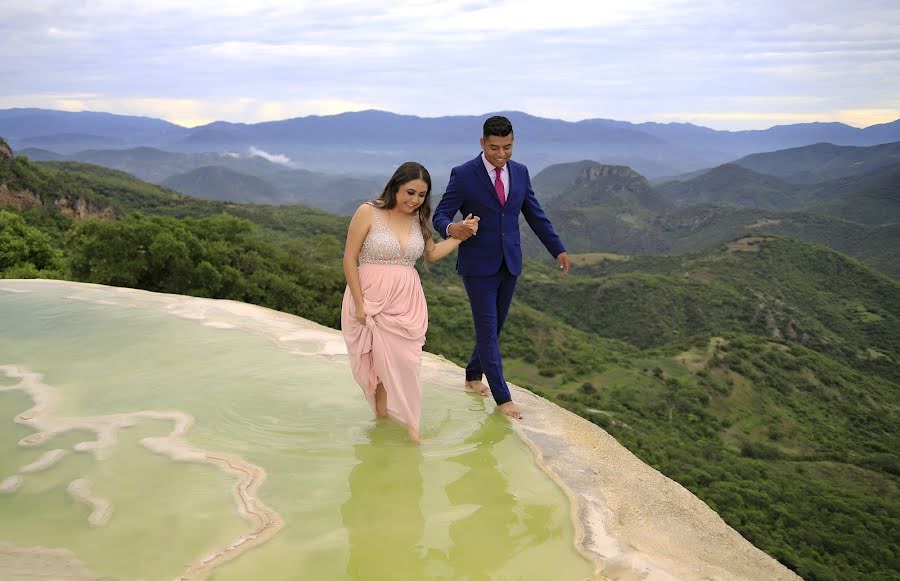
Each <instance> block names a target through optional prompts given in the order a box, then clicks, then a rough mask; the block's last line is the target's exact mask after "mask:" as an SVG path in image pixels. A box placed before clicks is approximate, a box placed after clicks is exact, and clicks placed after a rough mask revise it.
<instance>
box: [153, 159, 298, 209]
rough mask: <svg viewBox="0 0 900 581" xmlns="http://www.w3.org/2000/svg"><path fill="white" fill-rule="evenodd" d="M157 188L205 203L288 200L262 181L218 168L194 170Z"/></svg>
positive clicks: (270, 202)
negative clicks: (176, 192) (213, 201)
mask: <svg viewBox="0 0 900 581" xmlns="http://www.w3.org/2000/svg"><path fill="white" fill-rule="evenodd" d="M161 185H162V186H163V187H166V188H171V189H173V190H176V191H178V192H181V193H182V194H186V195H188V196H193V197H195V198H202V199H205V200H223V201H227V202H248V203H256V204H261V203H267V204H277V203H280V202H284V201H287V200H286V199H285V198H287V197H288V196H286V195H285V194H284V192H281V191H280V190H279V189H278V188H276V187H275V186H273V185H272V184H270V183H269V182H267V181H265V180H263V179H260V178H258V177H256V176H252V175H248V174H242V173H240V172H236V171H234V170H231V169H228V168H227V167H221V166H205V167H198V168H197V169H194V170H191V171H189V172H187V173H183V174H177V175H174V176H170V177H168V178H166V179H165V180H163V182H162V184H161Z"/></svg>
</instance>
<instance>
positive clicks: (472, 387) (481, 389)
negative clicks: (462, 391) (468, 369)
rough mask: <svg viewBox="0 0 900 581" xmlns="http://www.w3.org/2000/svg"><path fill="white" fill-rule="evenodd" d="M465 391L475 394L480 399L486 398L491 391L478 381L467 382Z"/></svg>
mask: <svg viewBox="0 0 900 581" xmlns="http://www.w3.org/2000/svg"><path fill="white" fill-rule="evenodd" d="M466 391H471V392H473V393H477V394H478V395H480V396H482V397H487V395H488V394H489V393H491V389H490V388H489V387H488V386H486V385H485V384H484V382H483V381H481V380H480V379H479V380H477V381H467V382H466Z"/></svg>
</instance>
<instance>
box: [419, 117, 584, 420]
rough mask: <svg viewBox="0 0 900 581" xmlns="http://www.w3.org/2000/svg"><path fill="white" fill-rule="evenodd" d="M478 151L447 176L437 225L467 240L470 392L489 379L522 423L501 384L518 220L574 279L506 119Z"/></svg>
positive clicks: (518, 256) (517, 269) (464, 271)
mask: <svg viewBox="0 0 900 581" xmlns="http://www.w3.org/2000/svg"><path fill="white" fill-rule="evenodd" d="M481 149H482V153H481V154H480V155H478V157H476V158H475V159H473V160H471V161H469V162H466V163H464V164H462V165H460V166H457V167H455V168H453V171H451V172H450V183H448V184H447V191H446V192H445V193H444V197H443V198H441V202H440V204H438V207H437V208H436V209H435V211H434V218H433V219H432V223H433V224H434V228H435V230H437V231H438V232H439V233H440V234H441V235H442V236H444V237H445V238H448V237H451V236H452V237H454V238H458V239H460V240H465V242H464V243H463V244H461V245H460V246H459V255H458V257H457V260H456V270H457V272H459V274H460V275H462V277H463V283H464V284H465V287H466V292H467V293H468V295H469V304H470V305H471V307H472V318H473V319H474V321H475V349H474V351H473V353H472V358H471V359H470V360H469V364H468V365H467V366H466V387H467V388H469V389H472V390H474V391H476V392H478V393H481V394H482V395H487V388H486V386H485V385H484V383H482V377H483V376H485V375H486V376H487V380H488V385H490V389H491V394H492V395H493V396H494V401H496V402H497V405H498V407H499V408H500V410H501V411H502V412H503V413H505V414H506V415H507V416H510V417H513V418H517V419H522V412H521V411H520V410H519V408H518V406H516V404H515V403H514V402H513V401H512V397H511V396H510V393H509V387H508V386H507V385H506V379H505V378H504V377H503V361H502V360H501V357H500V344H499V337H500V330H501V329H502V328H503V322H504V321H505V320H506V315H507V313H509V305H510V303H511V302H512V297H513V292H514V291H515V289H516V280H517V278H518V276H519V274H520V273H521V272H522V243H521V240H520V238H519V214H520V213H521V214H522V215H523V216H525V221H526V222H528V225H529V226H530V227H531V229H532V230H534V233H535V234H537V236H538V238H539V239H540V240H541V242H543V243H544V246H546V247H547V250H548V251H550V254H552V255H553V257H554V258H556V260H557V262H558V263H559V268H560V270H561V271H562V274H563V276H565V275H567V274H568V273H569V255H568V253H567V252H566V249H565V247H564V246H563V243H562V241H561V240H560V239H559V236H557V235H556V232H554V231H553V225H552V224H551V223H550V220H549V219H547V216H546V214H544V211H543V210H542V209H541V205H540V204H539V203H538V201H537V198H536V197H535V195H534V191H533V190H532V189H531V178H529V176H528V168H526V167H525V166H524V165H522V164H520V163H516V162H515V161H512V160H511V159H510V157H511V156H512V149H513V128H512V123H510V122H509V119H507V118H506V117H500V116H494V117H491V118H489V119H488V120H487V121H485V122H484V131H483V136H482V138H481ZM457 212H461V213H462V215H463V216H466V215H469V214H471V215H473V216H477V217H478V218H479V221H478V227H477V234H475V233H473V231H472V229H471V228H470V227H468V226H467V225H466V224H464V223H462V221H458V222H453V218H454V216H456V213H457Z"/></svg>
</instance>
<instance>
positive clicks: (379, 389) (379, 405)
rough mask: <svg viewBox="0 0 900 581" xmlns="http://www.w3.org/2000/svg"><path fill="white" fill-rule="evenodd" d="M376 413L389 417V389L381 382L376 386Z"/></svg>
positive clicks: (378, 415) (379, 415) (380, 416)
mask: <svg viewBox="0 0 900 581" xmlns="http://www.w3.org/2000/svg"><path fill="white" fill-rule="evenodd" d="M375 415H376V416H377V417H379V418H386V417H388V409H387V390H386V389H384V386H383V385H382V384H380V383H379V384H378V385H376V386H375Z"/></svg>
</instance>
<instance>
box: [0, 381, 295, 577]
mask: <svg viewBox="0 0 900 581" xmlns="http://www.w3.org/2000/svg"><path fill="white" fill-rule="evenodd" d="M0 374H3V375H5V376H6V377H9V378H12V379H18V380H19V382H18V383H17V384H15V385H11V386H0V392H2V391H12V390H21V391H24V392H25V393H26V394H28V395H29V396H30V397H31V399H32V400H33V401H34V405H33V406H32V407H31V408H29V409H28V410H26V411H24V412H22V413H21V414H19V415H18V416H16V418H15V421H16V423H19V424H23V425H27V426H29V427H31V428H34V429H35V430H38V431H37V432H36V433H34V434H31V435H29V436H26V437H24V438H22V439H21V440H20V441H19V444H20V445H21V446H26V447H28V446H36V445H38V444H41V443H43V442H45V441H47V440H49V439H51V438H53V437H55V436H57V435H59V434H62V433H65V432H69V431H72V430H87V431H91V432H94V433H95V434H96V436H97V440H96V441H93V442H80V443H78V444H76V445H75V449H76V450H77V451H79V452H91V453H93V454H94V456H95V457H96V458H98V459H103V458H105V457H106V455H107V454H108V453H109V451H110V450H111V449H112V447H113V446H115V444H116V434H117V432H118V430H119V429H121V428H124V427H129V426H133V425H135V424H136V423H137V422H138V421H139V420H140V419H153V420H167V421H171V422H172V423H173V424H174V427H173V429H172V431H171V432H170V433H169V434H168V435H167V436H162V437H152V438H143V439H142V440H141V444H142V445H143V446H145V447H146V448H148V449H149V450H151V451H152V452H154V453H157V454H161V455H163V456H168V457H169V458H171V459H172V460H175V461H182V462H201V463H207V464H212V465H214V466H216V467H218V468H219V469H220V470H222V471H223V472H226V473H228V474H230V475H232V476H234V477H235V478H236V479H237V483H236V484H235V486H234V488H233V493H234V499H235V503H236V504H237V508H238V512H239V514H240V515H241V516H242V517H243V518H244V519H245V520H247V521H249V522H250V523H251V525H252V527H253V528H252V529H251V530H250V532H248V533H245V534H244V535H242V536H241V537H240V538H238V539H235V540H234V541H233V542H231V543H229V544H228V545H227V546H225V547H221V548H219V549H216V550H214V551H212V552H210V553H208V554H206V555H204V556H202V557H200V558H198V559H196V560H195V561H193V562H192V563H189V564H188V565H187V566H186V567H185V569H184V571H183V572H182V574H181V575H179V576H178V577H176V579H178V580H185V581H186V580H190V579H203V578H206V577H207V576H208V575H209V574H210V573H211V572H212V571H213V569H215V568H216V567H218V566H220V565H222V564H223V563H225V562H227V561H229V560H231V559H233V558H235V557H237V556H238V555H240V554H241V553H243V552H244V551H247V550H249V549H251V548H253V547H254V546H256V545H259V544H261V543H264V542H266V541H267V540H269V539H270V538H271V537H272V536H273V535H275V533H277V532H278V530H279V529H281V527H282V526H284V521H283V519H282V518H281V515H279V514H278V513H277V512H275V511H274V510H272V509H271V508H269V507H267V506H266V505H265V503H263V502H262V501H261V500H260V499H259V497H258V496H257V492H258V490H259V486H260V484H262V482H263V481H264V480H265V477H266V473H265V471H264V470H263V469H262V468H260V467H259V466H255V465H253V464H250V463H249V462H247V461H246V460H244V459H243V458H240V457H238V456H232V455H226V454H217V453H212V452H207V451H204V450H199V449H196V448H193V447H191V446H190V445H189V444H188V443H187V442H186V441H185V440H184V436H185V434H186V433H187V432H188V430H190V427H191V425H192V424H193V421H194V420H193V418H192V417H191V416H190V415H188V414H185V413H183V412H179V411H152V410H145V411H138V412H133V413H128V414H111V415H105V416H87V417H60V416H57V415H55V413H54V412H55V410H56V406H57V405H58V403H59V402H60V400H61V396H60V395H59V394H58V393H57V392H56V390H55V389H53V387H51V386H49V385H45V384H44V383H42V381H41V380H42V376H41V375H40V374H39V373H34V372H31V371H29V370H27V369H24V368H22V367H19V366H15V365H0ZM66 453H67V451H66V450H51V451H49V452H46V453H45V454H43V455H42V456H41V457H40V458H38V459H37V460H36V461H34V462H32V463H31V464H27V465H25V466H22V467H20V468H19V470H18V472H19V474H15V475H12V476H9V477H6V478H5V479H4V480H3V481H2V482H0V493H4V494H12V493H15V492H16V491H17V490H18V489H19V488H20V487H21V486H22V485H23V483H24V481H25V479H26V478H27V476H25V477H23V476H22V474H29V473H32V472H37V471H39V470H45V469H47V468H49V467H50V466H52V465H54V464H55V463H57V462H58V461H60V460H61V459H62V458H63V457H64V456H65V455H66ZM92 487H93V483H92V482H91V481H90V480H87V479H85V478H78V479H76V480H73V481H72V482H70V483H69V485H68V486H67V488H66V490H67V491H68V493H69V495H70V496H72V497H73V498H74V499H75V500H76V501H77V502H81V503H83V504H85V505H87V506H88V507H89V508H90V510H91V512H90V514H89V516H88V523H89V524H90V525H91V526H92V527H100V526H104V525H106V523H107V522H108V521H109V518H110V515H111V513H112V510H113V506H112V504H111V503H110V502H109V501H108V500H106V499H103V498H100V497H97V496H94V495H93V493H92V492H91V489H92ZM29 556H31V557H33V558H35V559H38V560H44V561H48V560H49V561H48V562H51V561H52V562H54V563H57V564H58V565H59V566H60V567H69V566H74V567H76V568H79V569H80V568H81V565H80V564H79V562H78V561H77V560H75V559H74V557H72V556H71V553H69V552H67V551H59V550H57V549H49V548H45V547H28V548H23V547H14V546H11V545H0V564H2V560H3V558H4V557H5V558H6V559H9V560H11V564H10V566H11V567H14V568H17V567H20V565H21V562H22V559H23V558H25V561H26V562H27V561H28V557H29ZM73 563H74V564H75V565H72V564H73ZM0 570H6V569H3V568H2V567H0ZM79 575H81V576H80V577H72V578H93V577H92V576H91V575H92V574H91V573H89V572H87V571H86V570H83V569H82V570H81V572H80V573H79ZM33 577H34V578H40V577H41V576H40V575H37V574H35V575H33ZM21 578H30V577H29V576H28V574H27V573H26V572H23V573H22V577H21ZM57 578H61V577H57ZM65 578H68V577H65Z"/></svg>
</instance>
